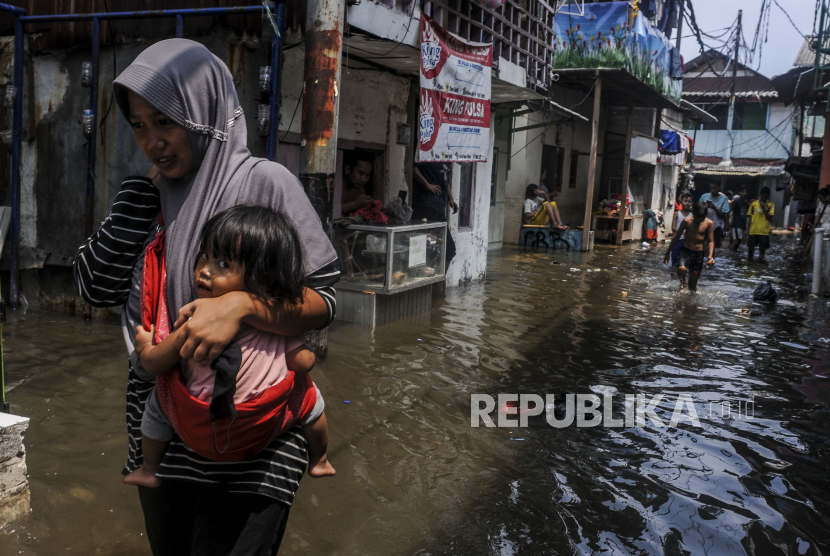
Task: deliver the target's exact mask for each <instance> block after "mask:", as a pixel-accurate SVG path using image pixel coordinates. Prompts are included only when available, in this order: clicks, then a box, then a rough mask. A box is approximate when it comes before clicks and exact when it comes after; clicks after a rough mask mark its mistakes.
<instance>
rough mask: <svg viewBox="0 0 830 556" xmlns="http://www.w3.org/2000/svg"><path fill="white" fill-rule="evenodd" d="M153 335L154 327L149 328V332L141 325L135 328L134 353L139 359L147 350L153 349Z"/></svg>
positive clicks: (154, 332)
mask: <svg viewBox="0 0 830 556" xmlns="http://www.w3.org/2000/svg"><path fill="white" fill-rule="evenodd" d="M155 334H156V327H155V326H151V327H150V330H149V331H147V330H145V329H144V327H143V326H141V325H138V326H136V327H135V352H136V354H137V355H138V356H139V357H141V354H142V353H143V352H144V351H146V350H147V348H150V347H153V337H154V336H155Z"/></svg>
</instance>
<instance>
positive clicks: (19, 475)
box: [0, 412, 31, 527]
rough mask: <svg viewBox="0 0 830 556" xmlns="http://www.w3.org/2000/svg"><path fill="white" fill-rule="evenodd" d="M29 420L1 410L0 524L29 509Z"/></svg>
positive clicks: (29, 510) (15, 517) (25, 512)
mask: <svg viewBox="0 0 830 556" xmlns="http://www.w3.org/2000/svg"><path fill="white" fill-rule="evenodd" d="M27 428H29V419H27V418H25V417H18V416H17V415H9V414H8V413H2V412H0V527H2V526H3V525H5V524H6V523H9V522H10V521H13V520H15V519H17V518H19V517H21V516H24V515H27V514H29V513H30V512H31V507H30V505H29V479H28V476H27V475H26V448H25V447H24V446H23V436H24V435H25V433H26V429H27Z"/></svg>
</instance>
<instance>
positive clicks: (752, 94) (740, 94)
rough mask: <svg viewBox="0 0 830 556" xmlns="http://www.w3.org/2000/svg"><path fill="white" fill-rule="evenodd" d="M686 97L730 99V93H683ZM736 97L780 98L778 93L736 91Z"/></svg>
mask: <svg viewBox="0 0 830 556" xmlns="http://www.w3.org/2000/svg"><path fill="white" fill-rule="evenodd" d="M682 95H683V96H684V97H728V96H729V91H723V92H717V91H714V92H713V91H710V92H708V93H696V92H694V91H688V92H687V91H683V93H682ZM735 96H736V97H740V98H744V97H759V98H778V91H736V92H735Z"/></svg>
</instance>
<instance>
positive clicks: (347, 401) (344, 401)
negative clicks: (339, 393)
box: [343, 400, 352, 403]
mask: <svg viewBox="0 0 830 556" xmlns="http://www.w3.org/2000/svg"><path fill="white" fill-rule="evenodd" d="M343 403H352V402H350V401H349V400H343Z"/></svg>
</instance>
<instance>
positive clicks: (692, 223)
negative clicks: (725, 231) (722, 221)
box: [663, 203, 715, 292]
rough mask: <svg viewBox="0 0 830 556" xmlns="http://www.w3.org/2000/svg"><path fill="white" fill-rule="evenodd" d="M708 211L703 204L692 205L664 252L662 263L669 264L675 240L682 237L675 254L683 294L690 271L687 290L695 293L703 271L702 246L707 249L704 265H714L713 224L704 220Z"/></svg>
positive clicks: (706, 219)
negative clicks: (681, 242)
mask: <svg viewBox="0 0 830 556" xmlns="http://www.w3.org/2000/svg"><path fill="white" fill-rule="evenodd" d="M708 211H709V209H708V207H707V206H706V205H704V204H703V203H695V204H694V206H693V207H692V214H691V216H689V217H688V218H686V219H685V220H683V222H682V223H681V224H680V227H679V228H678V229H677V233H675V234H674V237H673V238H672V240H671V243H670V244H669V248H668V250H667V251H666V258H665V259H664V261H663V262H664V263H665V264H669V257H670V256H671V252H672V249H674V246H675V244H676V243H677V240H678V239H679V238H680V237H683V246H682V247H681V248H680V250H679V251H678V254H677V259H678V262H677V276H678V278H680V284H681V287H682V291H684V292H685V291H687V287H686V276H687V272H688V271H691V274H690V275H689V276H688V278H689V282H688V290H691V291H697V281H698V279H699V278H700V271H701V270H702V269H703V247H704V245H708V247H709V260H707V261H706V264H709V265H713V264H715V259H714V254H715V241H714V231H715V224H714V223H713V222H712V221H711V220H709V219H708V218H706V214H707V212H708ZM707 242H708V243H707Z"/></svg>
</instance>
